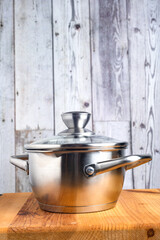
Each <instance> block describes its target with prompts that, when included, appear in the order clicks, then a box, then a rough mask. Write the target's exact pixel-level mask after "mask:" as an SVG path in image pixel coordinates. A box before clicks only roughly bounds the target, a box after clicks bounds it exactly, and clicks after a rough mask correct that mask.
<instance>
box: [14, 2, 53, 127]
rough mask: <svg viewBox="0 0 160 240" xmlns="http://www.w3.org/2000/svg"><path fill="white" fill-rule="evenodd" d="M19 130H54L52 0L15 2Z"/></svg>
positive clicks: (17, 122)
mask: <svg viewBox="0 0 160 240" xmlns="http://www.w3.org/2000/svg"><path fill="white" fill-rule="evenodd" d="M15 73H16V74H15V77H16V130H26V129H27V130H31V129H32V130H36V129H38V130H39V129H41V130H42V129H47V130H49V129H53V76H52V28H51V2H50V1H48V0H47V1H43V0H40V1H38V0H24V1H21V0H16V1H15Z"/></svg>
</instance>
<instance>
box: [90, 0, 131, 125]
mask: <svg viewBox="0 0 160 240" xmlns="http://www.w3.org/2000/svg"><path fill="white" fill-rule="evenodd" d="M90 7H91V45H92V48H91V50H92V52H91V54H92V86H93V112H94V120H96V121H102V120H103V121H105V120H110V121H113V120H130V106H129V77H128V56H127V50H128V41H127V23H126V1H125V0H122V1H115V0H107V1H103V0H100V1H97V0H93V1H92V0H91V1H90Z"/></svg>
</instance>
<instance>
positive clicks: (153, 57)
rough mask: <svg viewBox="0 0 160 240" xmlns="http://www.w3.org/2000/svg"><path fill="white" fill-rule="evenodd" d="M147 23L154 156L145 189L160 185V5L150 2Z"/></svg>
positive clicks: (149, 111)
mask: <svg viewBox="0 0 160 240" xmlns="http://www.w3.org/2000/svg"><path fill="white" fill-rule="evenodd" d="M148 3H149V4H148V8H147V13H146V22H147V25H148V29H147V31H146V32H147V36H146V46H147V51H146V53H147V54H146V61H145V74H146V93H147V98H146V100H147V101H146V104H147V151H148V152H150V153H151V154H152V155H153V161H152V163H151V164H150V165H149V166H148V167H146V181H145V187H146V188H149V187H150V188H152V187H156V186H158V185H159V182H160V176H159V174H158V171H157V170H156V169H159V167H160V162H159V159H160V144H159V136H160V135H159V134H160V128H159V126H160V110H159V103H160V94H159V93H160V62H159V59H160V44H159V43H160V14H159V12H160V3H159V1H151V2H148Z"/></svg>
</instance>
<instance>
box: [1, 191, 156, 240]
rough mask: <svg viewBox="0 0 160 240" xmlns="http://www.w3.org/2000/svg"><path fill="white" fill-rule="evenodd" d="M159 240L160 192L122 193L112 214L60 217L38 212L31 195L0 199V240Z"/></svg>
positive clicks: (106, 212) (22, 194)
mask: <svg viewBox="0 0 160 240" xmlns="http://www.w3.org/2000/svg"><path fill="white" fill-rule="evenodd" d="M4 239H14V240H19V239H24V240H25V239H27V240H31V239H34V240H36V239H38V240H42V239H43V240H44V239H45V240H50V239H52V240H53V239H54V240H60V239H61V240H62V239H63V240H65V239H67V240H68V239H71V240H74V239H76V240H87V239H89V240H92V239H93V240H103V239H109V240H113V239H115V240H134V239H138V240H145V239H149V240H153V239H154V240H155V239H157V240H160V190H159V189H149V190H124V191H122V193H121V196H120V198H119V201H118V203H117V206H116V207H115V208H113V209H111V210H107V211H103V212H98V213H87V214H59V213H50V212H45V211H42V210H40V208H39V206H38V204H37V201H36V200H35V198H34V197H33V194H32V193H8V194H3V195H2V196H0V240H4Z"/></svg>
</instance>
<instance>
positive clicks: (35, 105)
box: [0, 0, 160, 193]
mask: <svg viewBox="0 0 160 240" xmlns="http://www.w3.org/2000/svg"><path fill="white" fill-rule="evenodd" d="M159 12H160V2H159V1H158V0H152V1H150V0H147V1H145V0H142V1H138V0H135V1H133V0H129V1H127V0H122V1H118V0H106V1H104V0H99V1H97V0H81V1H79V0H54V1H53V0H46V1H43V0H23V1H21V0H14V1H13V0H12V1H9V0H0V73H1V74H0V141H1V142H0V193H1V192H2V193H3V192H14V191H30V187H29V180H28V176H27V175H26V174H25V172H23V171H21V170H18V169H16V170H15V168H14V167H13V166H11V164H9V156H10V155H13V154H21V153H23V152H24V144H25V143H27V142H32V141H34V140H36V139H39V138H44V137H47V136H52V135H53V133H56V134H57V133H58V132H59V131H61V130H63V129H64V128H65V126H64V125H63V123H62V121H61V116H60V115H61V113H62V112H65V111H72V110H83V111H89V112H91V113H92V120H91V121H90V124H89V128H93V130H94V131H95V132H96V133H98V134H105V135H107V136H110V137H114V138H118V139H121V140H123V141H124V140H125V141H128V142H129V148H128V151H127V152H126V154H131V153H133V154H145V153H149V154H152V156H153V161H152V162H150V163H148V164H146V165H143V166H140V167H138V168H135V169H134V170H130V171H128V172H127V173H126V179H125V183H124V188H157V187H160V175H159V167H160V161H159V154H160V144H159V142H160V128H159V123H160V110H159V102H160V66H159V65H160V61H159V58H160V14H159Z"/></svg>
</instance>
